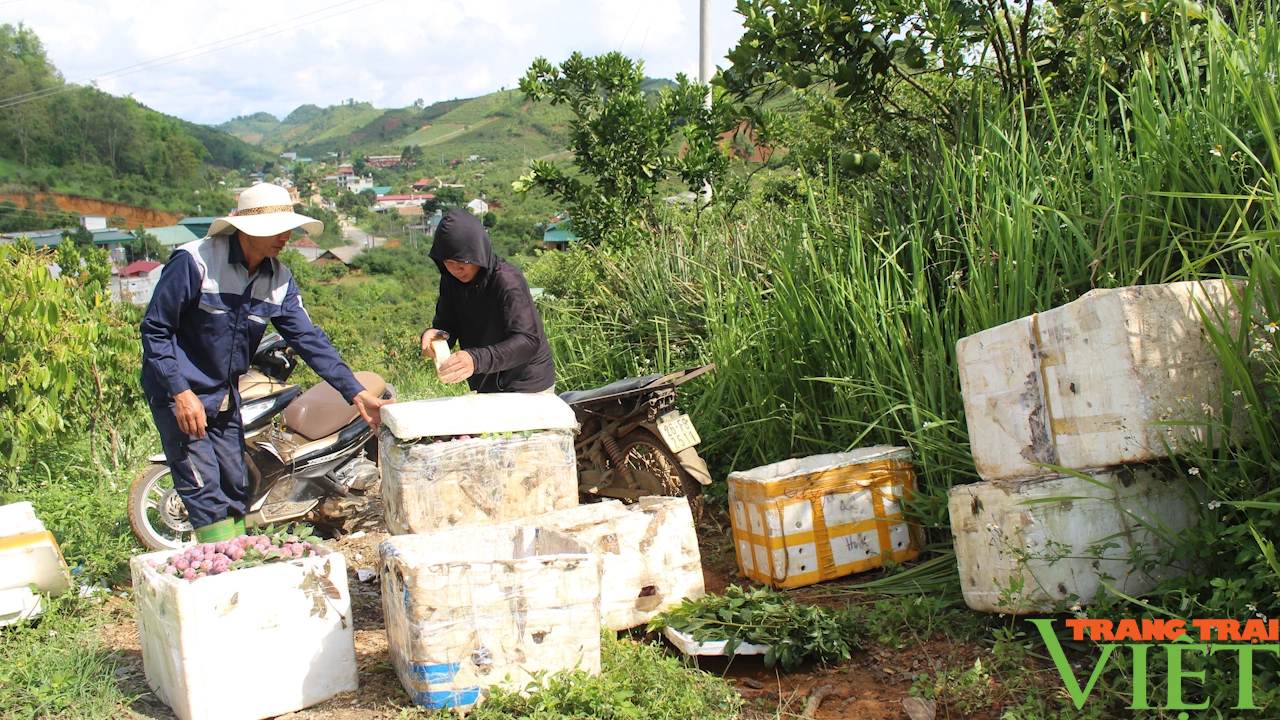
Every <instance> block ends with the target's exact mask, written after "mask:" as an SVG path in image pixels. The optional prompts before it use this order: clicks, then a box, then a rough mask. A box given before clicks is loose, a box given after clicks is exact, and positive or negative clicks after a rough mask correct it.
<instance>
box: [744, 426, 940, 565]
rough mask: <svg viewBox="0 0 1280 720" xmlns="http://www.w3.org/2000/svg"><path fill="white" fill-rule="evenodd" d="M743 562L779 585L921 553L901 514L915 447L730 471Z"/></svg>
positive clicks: (865, 450) (911, 488) (910, 486)
mask: <svg viewBox="0 0 1280 720" xmlns="http://www.w3.org/2000/svg"><path fill="white" fill-rule="evenodd" d="M728 483H729V509H730V518H731V520H732V522H733V539H734V546H735V548H736V549H737V551H738V569H739V570H740V571H741V572H742V574H743V575H746V576H747V577H749V578H751V579H753V580H756V581H759V582H763V583H768V584H769V585H773V586H774V587H780V588H793V587H802V586H804V585H812V584H814V583H816V582H821V581H823V580H830V579H832V578H837V577H842V576H845V575H851V574H853V573H859V572H865V571H867V570H872V569H874V568H877V567H880V566H881V565H883V564H884V558H886V557H887V558H891V559H892V560H894V561H895V562H904V561H907V560H912V559H915V558H916V557H917V556H919V554H920V545H919V541H918V539H917V537H916V535H917V533H916V531H915V530H914V529H913V528H912V527H911V525H909V524H908V523H907V521H906V520H905V519H904V518H903V515H902V499H903V498H904V497H905V498H909V497H910V496H911V494H912V493H913V492H914V491H915V470H914V468H913V466H912V464H911V451H910V450H907V449H906V448H900V447H891V446H888V445H878V446H875V447H869V448H861V449H858V450H854V451H851V452H846V453H831V454H828V455H814V456H811V457H807V458H797V459H793V460H784V461H783V462H779V463H774V464H772V465H765V466H763V467H758V468H755V469H753V470H747V471H743V472H734V473H730V475H729V478H728Z"/></svg>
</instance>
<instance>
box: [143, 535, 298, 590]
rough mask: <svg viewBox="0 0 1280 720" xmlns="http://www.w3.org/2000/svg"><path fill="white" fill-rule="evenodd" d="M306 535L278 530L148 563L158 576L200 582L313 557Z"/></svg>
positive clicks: (226, 541)
mask: <svg viewBox="0 0 1280 720" xmlns="http://www.w3.org/2000/svg"><path fill="white" fill-rule="evenodd" d="M313 537H314V536H312V535H311V534H310V533H309V532H306V531H301V532H300V533H299V532H294V533H290V532H287V531H280V532H277V533H275V534H271V535H241V536H240V537H238V538H234V539H231V540H222V541H219V542H216V543H204V544H203V545H196V546H194V547H190V548H187V549H186V550H183V551H182V552H180V553H178V554H176V555H171V556H169V558H168V559H167V560H165V561H164V562H160V563H157V562H155V561H151V566H152V567H153V568H155V570H156V572H158V573H160V574H161V575H172V576H174V577H180V578H182V579H183V580H199V579H200V578H202V577H206V576H208V575H221V574H222V573H225V572H231V571H232V570H242V569H244V568H248V567H257V566H258V565H266V564H267V563H272V562H283V561H288V560H295V559H298V558H304V557H310V556H312V555H315V554H316V549H315V548H316V546H315V545H313V544H312V543H311V539H312V538H313Z"/></svg>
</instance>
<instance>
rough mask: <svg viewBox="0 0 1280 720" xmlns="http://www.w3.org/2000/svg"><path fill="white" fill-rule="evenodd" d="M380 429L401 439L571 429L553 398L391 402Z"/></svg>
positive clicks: (569, 412) (567, 412) (488, 396)
mask: <svg viewBox="0 0 1280 720" xmlns="http://www.w3.org/2000/svg"><path fill="white" fill-rule="evenodd" d="M382 426H383V427H385V428H387V430H389V431H390V432H391V434H392V435H394V436H395V437H396V438H398V439H400V440H415V439H417V438H425V437H439V436H442V435H479V434H481V433H505V432H528V431H530V430H573V429H574V428H576V427H577V426H578V421H577V418H576V417H575V416H574V414H573V408H571V407H569V405H568V404H567V403H565V401H563V400H561V399H560V398H558V397H556V396H555V395H548V394H543V393H484V394H475V395H462V396H458V397H442V398H431V399H429V400H415V401H413V402H406V403H394V404H392V405H388V406H386V407H384V408H383V409H382Z"/></svg>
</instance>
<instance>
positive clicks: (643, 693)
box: [408, 632, 742, 720]
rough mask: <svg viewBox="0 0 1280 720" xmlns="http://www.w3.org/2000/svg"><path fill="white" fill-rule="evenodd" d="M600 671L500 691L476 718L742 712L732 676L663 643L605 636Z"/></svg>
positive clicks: (603, 718)
mask: <svg viewBox="0 0 1280 720" xmlns="http://www.w3.org/2000/svg"><path fill="white" fill-rule="evenodd" d="M600 645H601V648H600V650H601V657H600V666H601V667H600V674H599V675H596V676H588V675H587V674H586V673H585V672H582V671H570V672H561V673H556V674H555V675H551V676H549V677H547V678H545V679H544V682H543V683H542V686H541V687H538V686H536V685H532V686H530V690H532V692H531V693H529V696H528V697H523V696H521V695H520V694H519V693H513V692H505V691H497V692H495V693H494V694H493V695H492V696H491V697H490V698H489V699H488V700H486V701H485V702H484V703H482V704H481V705H480V706H479V707H477V708H476V709H475V710H473V711H472V712H471V713H470V714H469V715H468V717H470V718H474V720H505V719H506V718H535V719H537V720H570V719H573V720H577V719H582V720H587V719H588V718H596V719H598V720H621V719H622V718H670V719H672V720H676V719H683V718H699V720H704V719H705V720H716V719H717V718H723V719H724V720H729V719H730V718H736V717H739V715H738V712H739V710H740V708H741V704H742V701H741V698H739V697H738V694H737V693H736V692H735V691H734V689H733V684H732V682H730V681H728V680H725V679H723V678H720V677H717V676H715V675H712V674H710V673H705V672H702V671H699V670H697V669H695V668H691V667H689V666H687V665H685V663H684V662H683V661H681V660H679V659H677V658H675V657H672V656H671V655H670V654H669V653H668V652H667V651H666V650H664V649H663V648H662V647H661V646H659V645H653V644H650V643H645V642H636V641H633V640H630V639H628V638H621V639H619V638H618V637H616V636H615V635H614V634H613V633H611V632H605V634H604V636H603V637H602V638H601V643H600ZM408 716H410V717H437V718H445V717H449V718H452V717H455V715H454V714H453V713H452V712H449V711H440V712H437V713H425V712H421V711H413V712H411V713H408Z"/></svg>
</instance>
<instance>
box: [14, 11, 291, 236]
mask: <svg viewBox="0 0 1280 720" xmlns="http://www.w3.org/2000/svg"><path fill="white" fill-rule="evenodd" d="M32 92H43V93H45V94H44V95H43V96H39V97H35V98H34V99H30V100H27V101H25V102H20V103H17V104H12V105H8V106H6V107H4V108H0V187H3V191H4V192H6V193H19V194H24V193H31V192H55V193H63V194H67V195H77V196H83V197H86V198H91V199H101V200H106V201H112V202H118V203H122V204H125V205H133V206H139V207H142V208H146V209H153V210H162V211H168V212H172V213H177V214H186V215H194V214H197V213H214V212H222V211H225V210H226V209H228V208H229V207H230V206H231V197H230V195H229V194H228V193H226V192H225V190H224V188H223V187H222V186H220V185H218V184H217V180H219V179H220V178H221V175H222V173H216V174H211V173H209V172H207V171H206V169H207V168H208V167H209V166H214V167H218V168H227V169H237V168H240V167H244V166H247V165H251V164H257V163H263V162H266V161H269V160H270V159H272V157H273V156H272V154H271V153H268V152H267V151H265V150H264V149H262V148H259V147H255V146H253V145H250V144H248V143H246V142H244V141H243V140H241V139H239V138H237V137H234V136H232V135H229V134H227V133H225V132H222V131H220V130H217V129H215V128H211V127H208V126H204V125H197V124H195V123H190V122H187V121H185V120H181V119H179V118H175V117H171V116H168V115H165V114H163V113H159V112H156V111H155V110H152V109H151V108H148V107H146V106H144V105H142V104H140V103H138V102H137V101H136V100H134V99H133V98H129V97H116V96H113V95H110V94H107V93H105V92H102V91H101V90H99V89H98V88H96V87H93V86H77V85H71V84H68V83H66V82H65V80H64V79H63V77H62V74H61V73H60V72H59V71H58V69H57V68H56V67H54V66H53V64H52V63H50V62H49V59H48V57H47V55H46V54H45V51H44V46H43V44H42V43H41V42H40V39H39V38H38V37H37V36H36V34H35V32H34V31H32V30H31V29H30V28H27V27H23V26H18V27H14V26H12V25H7V24H5V25H0V96H3V97H19V96H23V95H24V94H26V93H32ZM46 215H48V213H35V214H34V216H33V217H30V218H27V219H24V220H22V221H21V222H19V221H18V220H17V219H16V218H17V214H15V213H12V212H11V213H8V214H7V215H5V216H3V217H0V229H2V230H6V231H9V230H36V229H43V228H44V227H48V226H47V225H44V224H43V223H45V222H46V221H47V220H53V219H55V218H53V217H52V216H49V217H45V216H46ZM32 224H34V225H36V227H29V225H32Z"/></svg>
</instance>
